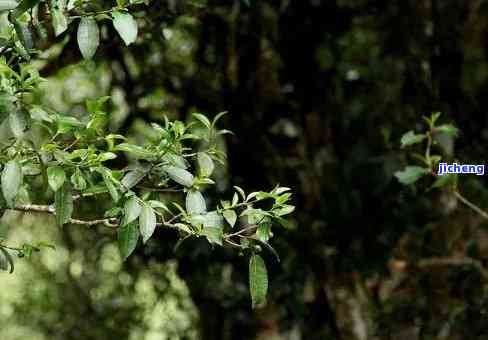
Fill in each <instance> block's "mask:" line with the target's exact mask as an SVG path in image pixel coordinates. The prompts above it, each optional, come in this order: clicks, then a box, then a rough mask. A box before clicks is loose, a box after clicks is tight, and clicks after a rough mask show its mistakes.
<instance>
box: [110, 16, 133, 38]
mask: <svg viewBox="0 0 488 340" xmlns="http://www.w3.org/2000/svg"><path fill="white" fill-rule="evenodd" d="M112 16H113V18H114V19H113V22H114V27H115V29H116V30H117V32H118V33H119V35H120V37H121V38H122V40H124V42H125V44H126V45H127V46H129V45H130V44H132V43H133V42H135V41H136V39H137V22H136V21H135V20H134V18H133V17H132V15H130V14H129V13H123V12H113V13H112Z"/></svg>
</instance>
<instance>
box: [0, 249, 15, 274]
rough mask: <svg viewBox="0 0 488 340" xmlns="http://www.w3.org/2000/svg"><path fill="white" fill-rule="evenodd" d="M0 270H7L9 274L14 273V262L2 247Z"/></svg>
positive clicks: (0, 250)
mask: <svg viewBox="0 0 488 340" xmlns="http://www.w3.org/2000/svg"><path fill="white" fill-rule="evenodd" d="M9 266H10V270H9ZM0 269H1V270H5V271H7V270H9V273H10V274H12V273H13V272H14V260H13V259H12V256H11V255H10V253H9V252H8V250H7V249H5V248H3V247H0Z"/></svg>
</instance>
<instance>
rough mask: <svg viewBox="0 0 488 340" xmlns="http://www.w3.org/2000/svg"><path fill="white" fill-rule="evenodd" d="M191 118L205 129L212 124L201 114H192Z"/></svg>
mask: <svg viewBox="0 0 488 340" xmlns="http://www.w3.org/2000/svg"><path fill="white" fill-rule="evenodd" d="M192 116H193V117H195V118H196V119H197V120H198V121H200V123H202V124H203V125H205V127H206V128H207V129H210V128H211V126H212V123H210V120H209V119H208V118H207V117H205V116H204V115H202V114H201V113H193V114H192Z"/></svg>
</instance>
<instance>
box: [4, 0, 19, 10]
mask: <svg viewBox="0 0 488 340" xmlns="http://www.w3.org/2000/svg"><path fill="white" fill-rule="evenodd" d="M15 7H17V1H15V0H2V1H1V2H0V11H9V10H11V9H14V8H15Z"/></svg>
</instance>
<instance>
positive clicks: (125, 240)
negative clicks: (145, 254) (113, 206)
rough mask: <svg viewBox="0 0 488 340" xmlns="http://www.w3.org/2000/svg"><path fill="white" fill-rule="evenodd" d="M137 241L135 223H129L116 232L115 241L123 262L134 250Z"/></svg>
mask: <svg viewBox="0 0 488 340" xmlns="http://www.w3.org/2000/svg"><path fill="white" fill-rule="evenodd" d="M138 239H139V230H137V224H136V223H129V224H127V225H125V226H123V227H121V228H119V230H118V232H117V241H118V244H119V251H120V256H121V257H122V260H123V261H125V260H126V259H127V258H128V257H129V256H130V254H132V252H133V251H134V250H135V249H136V246H137V241H138Z"/></svg>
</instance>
